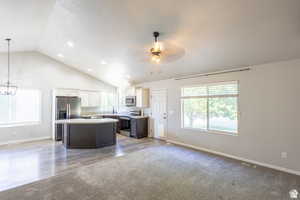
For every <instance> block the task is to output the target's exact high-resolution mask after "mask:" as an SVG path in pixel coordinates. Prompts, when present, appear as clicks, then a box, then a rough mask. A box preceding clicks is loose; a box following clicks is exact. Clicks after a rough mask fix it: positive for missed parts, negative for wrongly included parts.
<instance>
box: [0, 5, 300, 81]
mask: <svg viewBox="0 0 300 200" xmlns="http://www.w3.org/2000/svg"><path fill="white" fill-rule="evenodd" d="M0 4H1V6H0V27H1V31H0V38H3V39H4V38H5V37H8V36H9V37H12V38H13V39H14V43H13V48H14V50H17V51H30V50H38V51H40V52H42V53H44V54H46V55H48V56H50V57H53V58H55V59H57V60H60V61H61V62H63V63H66V64H68V65H70V66H72V67H75V68H77V69H79V70H81V71H83V72H85V73H88V74H90V75H92V76H95V77H96V78H98V79H101V80H104V81H106V82H109V83H112V84H115V85H118V84H124V82H123V81H124V79H129V80H130V81H132V82H143V81H150V80H160V79H164V78H170V77H173V76H178V75H186V74H192V73H196V72H198V73H200V72H208V71H214V70H218V69H226V68H233V67H241V66H246V65H254V64H261V63H266V62H274V61H281V60H287V59H295V58H300V20H299V19H300V12H299V11H300V1H299V0H222V1H217V0H185V1H182V0H163V1H162V0H152V1H149V0H130V1H124V0H56V1H55V0H42V1H41V0H27V1H19V0H0ZM153 31H159V32H161V33H162V36H161V38H160V39H161V41H162V43H164V42H166V41H167V42H169V43H172V44H174V45H176V46H178V47H181V48H184V52H185V54H184V56H183V57H182V58H181V59H179V60H177V61H175V62H171V63H166V64H160V65H156V64H150V63H146V62H144V61H143V60H142V59H141V57H142V54H143V53H145V54H146V53H147V50H148V48H150V46H151V44H152V42H153V37H152V32H153ZM68 41H71V42H72V43H73V44H74V46H73V47H70V46H68V45H67V42H68ZM0 44H1V43H0ZM4 44H5V43H4V42H3V45H0V50H1V51H3V50H5V48H4V47H5V45H4ZM58 54H62V55H63V58H61V57H58ZM102 61H105V62H106V64H103V63H102ZM88 70H89V71H88Z"/></svg>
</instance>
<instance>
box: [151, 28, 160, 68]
mask: <svg viewBox="0 0 300 200" xmlns="http://www.w3.org/2000/svg"><path fill="white" fill-rule="evenodd" d="M153 36H154V46H153V47H152V48H151V49H150V52H151V59H152V61H154V62H156V63H159V62H160V59H161V46H160V44H159V42H158V36H159V32H154V33H153Z"/></svg>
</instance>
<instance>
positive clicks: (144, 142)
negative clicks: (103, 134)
mask: <svg viewBox="0 0 300 200" xmlns="http://www.w3.org/2000/svg"><path fill="white" fill-rule="evenodd" d="M159 143H160V142H159V141H156V140H153V139H150V138H146V139H140V140H137V139H133V138H128V137H124V136H121V135H118V139H117V145H116V146H111V147H105V148H100V149H68V150H67V149H65V148H64V147H63V145H62V144H61V142H53V141H52V140H43V141H38V142H31V143H22V144H13V145H4V146H0V191H3V190H7V189H10V188H14V187H17V186H21V185H24V184H27V183H32V182H34V181H38V180H42V179H45V178H48V177H51V176H54V175H58V174H61V173H63V172H65V171H69V170H71V169H75V168H78V167H81V166H85V165H89V164H93V163H95V162H98V161H100V160H102V159H105V158H109V157H117V156H121V155H124V154H128V153H130V152H134V151H138V150H141V149H144V148H147V147H149V146H153V145H157V144H159Z"/></svg>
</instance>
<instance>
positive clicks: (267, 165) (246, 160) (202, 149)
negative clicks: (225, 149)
mask: <svg viewBox="0 0 300 200" xmlns="http://www.w3.org/2000/svg"><path fill="white" fill-rule="evenodd" d="M166 141H167V142H169V143H172V144H176V145H180V146H184V147H188V148H191V149H196V150H199V151H205V152H208V153H212V154H216V155H220V156H224V157H228V158H232V159H235V160H240V161H244V162H247V163H252V164H255V165H259V166H263V167H267V168H271V169H275V170H279V171H283V172H287V173H290V174H295V175H298V176H300V171H296V170H292V169H287V168H284V167H279V166H276V165H271V164H267V163H262V162H258V161H255V160H250V159H246V158H242V157H238V156H233V155H230V154H226V153H222V152H218V151H213V150H210V149H206V148H202V147H197V146H194V145H190V144H185V143H182V142H177V141H174V140H166Z"/></svg>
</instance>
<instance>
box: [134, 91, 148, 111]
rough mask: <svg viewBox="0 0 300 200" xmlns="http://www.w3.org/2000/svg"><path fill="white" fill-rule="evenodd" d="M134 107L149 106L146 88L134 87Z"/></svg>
mask: <svg viewBox="0 0 300 200" xmlns="http://www.w3.org/2000/svg"><path fill="white" fill-rule="evenodd" d="M135 95H136V107H139V108H147V107H149V89H148V88H136V89H135Z"/></svg>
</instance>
